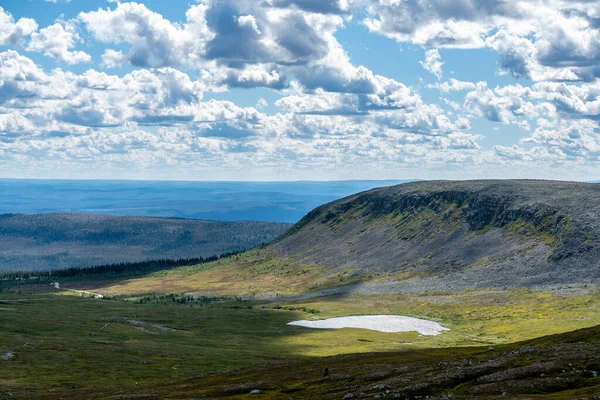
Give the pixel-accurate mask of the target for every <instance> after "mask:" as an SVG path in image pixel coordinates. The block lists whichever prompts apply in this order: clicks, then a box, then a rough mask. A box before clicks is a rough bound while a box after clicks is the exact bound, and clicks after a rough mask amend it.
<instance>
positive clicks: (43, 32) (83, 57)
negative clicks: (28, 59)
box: [27, 21, 92, 64]
mask: <svg viewBox="0 0 600 400" xmlns="http://www.w3.org/2000/svg"><path fill="white" fill-rule="evenodd" d="M80 40H81V39H80V37H79V35H78V34H77V31H76V29H75V25H74V24H73V23H72V22H65V21H58V22H57V23H55V24H54V25H50V26H48V27H46V28H43V29H40V31H39V32H33V33H32V34H31V40H30V41H29V44H28V45H27V50H29V51H37V52H43V53H44V54H45V55H46V56H48V57H52V58H54V59H56V60H60V61H64V62H66V63H68V64H78V63H82V62H89V61H90V60H91V59H92V57H91V56H90V55H89V54H87V53H85V52H83V51H71V50H70V49H72V48H73V47H75V44H76V43H77V42H78V41H80Z"/></svg>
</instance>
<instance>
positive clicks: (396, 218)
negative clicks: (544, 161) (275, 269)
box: [270, 180, 600, 292]
mask: <svg viewBox="0 0 600 400" xmlns="http://www.w3.org/2000/svg"><path fill="white" fill-rule="evenodd" d="M270 249H271V250H274V251H275V252H276V253H277V254H278V256H280V257H283V258H287V259H292V260H296V261H297V262H299V263H301V264H311V265H317V266H323V267H327V268H326V270H327V272H326V273H327V274H338V275H340V276H346V277H348V281H350V282H352V281H359V282H363V283H362V284H359V285H357V286H356V287H354V288H353V290H356V291H359V292H360V291H367V292H377V291H383V292H396V291H403V292H407V291H408V292H410V291H436V290H464V289H468V288H482V287H493V288H498V287H500V288H503V287H539V286H554V285H567V284H598V283H600V186H598V185H596V184H584V183H574V182H554V181H533V180H519V181H512V180H506V181H431V182H415V183H407V184H403V185H399V186H393V187H388V188H381V189H375V190H371V191H368V192H363V193H359V194H356V195H354V196H350V197H347V198H344V199H342V200H339V201H336V202H333V203H330V204H326V205H324V206H321V207H319V208H317V209H315V210H313V211H312V212H310V213H309V214H308V215H307V216H306V217H305V218H303V219H302V220H301V221H300V222H299V223H298V224H296V225H295V226H294V227H293V228H292V229H291V230H290V231H289V232H288V233H287V234H286V235H284V236H283V237H281V238H280V239H279V240H277V241H276V242H275V243H273V244H272V245H270ZM331 267H334V268H331Z"/></svg>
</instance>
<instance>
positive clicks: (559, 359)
mask: <svg viewBox="0 0 600 400" xmlns="http://www.w3.org/2000/svg"><path fill="white" fill-rule="evenodd" d="M595 199H600V189H598V188H597V186H595V185H587V184H574V183H564V182H542V181H502V182H498V181H475V182H437V183H429V182H419V183H410V184H404V185H401V186H396V187H391V188H383V189H375V190H373V191H369V192H364V193H360V194H357V195H354V196H350V197H348V198H344V199H342V200H339V201H336V202H333V203H330V204H327V205H324V206H321V207H319V208H317V209H315V210H314V211H312V212H311V213H309V214H308V215H307V216H306V217H305V218H303V219H302V220H301V221H300V222H299V223H298V224H296V225H294V226H293V227H292V228H291V229H290V230H289V231H288V232H287V233H286V234H284V235H282V236H280V237H279V238H277V239H275V240H274V241H272V242H271V243H269V244H267V245H264V246H260V247H258V248H255V249H253V250H250V251H247V252H244V253H241V254H234V255H232V256H229V257H224V258H220V259H216V260H213V261H210V260H208V261H207V262H203V263H199V264H195V265H179V266H178V265H174V266H172V267H170V268H165V269H161V268H157V267H156V266H153V267H152V268H148V269H147V270H144V269H143V266H141V267H140V269H138V270H136V271H135V273H131V272H128V271H126V270H117V271H114V272H111V273H106V272H105V271H104V270H103V269H95V270H94V269H91V270H82V271H81V272H79V273H73V274H69V275H63V276H57V277H52V276H48V275H44V274H38V275H35V274H31V275H27V276H23V277H21V278H19V279H18V280H10V279H4V280H2V279H0V289H1V290H2V293H1V294H0V324H2V326H3V329H2V330H1V331H0V354H11V356H10V357H9V358H8V359H7V360H2V361H0V363H2V364H3V366H4V365H6V366H9V367H10V368H7V369H6V371H7V372H6V373H5V375H4V376H3V377H2V381H1V382H2V385H0V387H2V390H3V391H4V392H0V395H4V396H10V397H11V398H30V397H32V396H36V397H39V398H47V399H58V398H62V397H68V398H132V397H139V398H194V397H203V398H232V399H233V398H247V397H248V396H251V397H253V396H257V397H256V398H273V399H279V398H286V399H287V398H289V397H293V398H295V399H329V398H331V399H342V398H347V399H350V398H419V397H418V396H425V395H427V396H432V398H446V397H447V396H449V395H452V396H453V397H456V398H496V397H497V398H503V397H507V396H509V397H515V398H556V399H570V398H581V399H584V398H593V395H596V394H597V393H599V392H600V381H599V380H598V377H597V371H598V370H600V358H599V356H598V354H600V352H599V351H598V349H599V347H598V346H599V342H600V335H599V333H598V328H597V326H599V325H600V287H599V284H600V279H599V272H600V265H599V264H598V261H597V260H598V259H599V258H597V255H598V252H599V249H598V246H596V241H597V240H598V239H597V238H598V237H600V235H598V233H600V231H599V229H600V228H599V225H598V224H596V219H595V218H596V217H597V216H598V215H600V213H598V208H597V207H598V206H597V204H600V203H599V202H596V201H595ZM54 282H59V287H58V288H57V287H56V286H55V285H53V283H54ZM61 288H69V289H74V290H76V291H73V290H64V289H61ZM77 291H79V292H77ZM86 292H88V293H94V294H101V295H102V296H103V298H90V297H89V296H88V295H87V294H86ZM373 315H388V316H393V315H395V316H403V317H411V318H418V319H423V320H427V321H431V322H432V323H436V324H439V326H442V327H444V328H447V329H448V330H442V331H440V332H439V334H436V335H427V334H419V333H417V332H416V331H411V332H379V331H375V330H368V329H356V328H344V329H310V328H306V327H302V326H294V325H289V323H290V322H293V321H298V320H306V321H320V320H325V319H328V318H336V317H350V316H373ZM90 360H94V362H90ZM325 368H327V372H326V373H324V370H325ZM40 376H43V379H38V378H36V377H40ZM506 388H509V389H506ZM253 391H258V392H256V393H254V394H251V392H253ZM259 394H260V396H258V395H259ZM348 396H350V397H348ZM352 396H354V397H352ZM587 396H592V397H587Z"/></svg>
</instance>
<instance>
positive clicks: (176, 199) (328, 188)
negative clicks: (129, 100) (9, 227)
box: [0, 179, 407, 223]
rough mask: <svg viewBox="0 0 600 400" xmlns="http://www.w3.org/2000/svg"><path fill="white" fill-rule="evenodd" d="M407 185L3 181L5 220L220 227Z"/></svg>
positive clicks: (294, 214) (291, 218)
mask: <svg viewBox="0 0 600 400" xmlns="http://www.w3.org/2000/svg"><path fill="white" fill-rule="evenodd" d="M404 182H407V181H403V180H384V181H368V180H362V181H331V182H317V181H299V182H192V181H107V180H20V179H0V214H7V213H15V214H16V213H22V214H40V213H52V212H71V213H81V214H101V215H117V216H147V217H150V216H151V217H171V218H189V219H203V220H214V221H242V220H243V221H267V222H290V223H294V222H297V221H299V220H300V219H301V218H302V217H303V216H304V215H305V214H306V213H308V212H309V211H310V210H312V209H313V208H315V207H317V206H319V205H322V204H324V203H328V202H331V201H334V200H337V199H339V198H342V197H345V196H349V195H351V194H354V193H357V192H362V191H365V190H369V189H373V188H376V187H382V186H392V185H397V184H400V183H404Z"/></svg>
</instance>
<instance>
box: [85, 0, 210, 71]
mask: <svg viewBox="0 0 600 400" xmlns="http://www.w3.org/2000/svg"><path fill="white" fill-rule="evenodd" d="M205 12H206V6H205V5H203V4H199V5H195V6H192V7H190V8H189V9H188V10H187V12H186V22H185V23H184V24H183V25H178V24H173V23H171V22H170V21H169V20H167V19H165V18H164V17H163V16H162V15H160V14H158V13H155V12H153V11H150V10H149V9H148V8H146V6H145V5H143V4H138V3H118V5H117V7H116V9H114V10H110V9H106V10H104V9H99V10H98V11H91V12H82V13H80V14H79V16H78V17H77V18H78V20H79V21H81V22H82V23H83V24H84V25H85V26H86V28H87V30H88V31H89V32H91V33H92V35H94V37H95V38H96V39H97V40H99V41H101V42H105V43H116V44H118V43H128V44H129V45H130V46H131V47H130V48H129V51H128V53H127V54H126V55H123V54H122V53H121V54H120V53H118V52H117V51H115V50H112V51H107V52H105V55H104V57H103V61H104V63H105V65H107V66H113V65H119V64H122V63H123V62H125V60H127V61H129V62H130V63H131V64H133V65H135V66H138V67H154V68H156V67H166V66H190V65H192V64H193V63H194V62H198V61H199V58H200V57H201V55H202V54H203V53H204V49H205V46H206V43H207V41H208V40H209V39H210V38H211V37H212V34H211V32H210V31H209V30H208V27H207V24H206V19H205ZM117 56H118V57H117Z"/></svg>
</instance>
